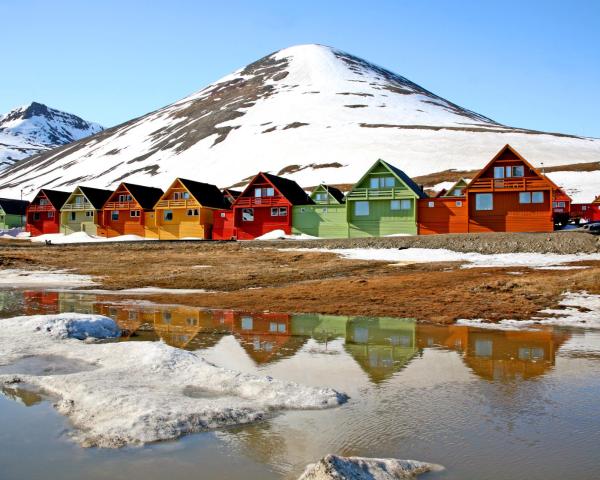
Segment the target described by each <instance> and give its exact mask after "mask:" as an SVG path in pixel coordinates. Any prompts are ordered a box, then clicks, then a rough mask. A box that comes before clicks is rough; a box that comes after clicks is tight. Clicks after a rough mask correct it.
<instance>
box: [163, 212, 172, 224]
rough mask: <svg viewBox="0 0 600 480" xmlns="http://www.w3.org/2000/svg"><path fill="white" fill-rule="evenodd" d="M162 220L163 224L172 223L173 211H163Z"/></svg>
mask: <svg viewBox="0 0 600 480" xmlns="http://www.w3.org/2000/svg"><path fill="white" fill-rule="evenodd" d="M169 217H170V218H169ZM163 220H164V221H165V222H172V221H173V210H164V211H163Z"/></svg>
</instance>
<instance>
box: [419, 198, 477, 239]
mask: <svg viewBox="0 0 600 480" xmlns="http://www.w3.org/2000/svg"><path fill="white" fill-rule="evenodd" d="M417 207H418V211H417V224H418V226H419V235H431V234H436V233H466V232H467V224H468V216H467V212H468V207H467V202H466V201H465V197H435V198H422V199H419V201H418V203H417Z"/></svg>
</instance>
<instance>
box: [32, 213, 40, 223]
mask: <svg viewBox="0 0 600 480" xmlns="http://www.w3.org/2000/svg"><path fill="white" fill-rule="evenodd" d="M39 219H40V214H39V212H35V213H34V214H33V220H34V221H38V220H39Z"/></svg>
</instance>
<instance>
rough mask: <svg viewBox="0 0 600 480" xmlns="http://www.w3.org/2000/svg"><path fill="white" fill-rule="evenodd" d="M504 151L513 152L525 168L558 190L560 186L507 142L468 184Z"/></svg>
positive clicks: (476, 178)
mask: <svg viewBox="0 0 600 480" xmlns="http://www.w3.org/2000/svg"><path fill="white" fill-rule="evenodd" d="M506 151H510V152H511V153H513V154H514V155H515V156H516V157H517V158H518V159H519V160H520V161H521V162H523V163H524V164H525V166H526V167H527V168H529V169H530V170H531V171H533V172H534V173H535V174H536V175H537V176H538V177H540V178H543V179H544V180H546V181H547V182H548V183H549V184H550V185H552V187H553V188H554V189H556V190H560V187H559V186H558V185H556V183H554V182H553V181H552V180H550V178H548V177H547V176H546V175H542V173H541V172H540V171H539V170H538V169H537V168H535V167H534V166H533V165H532V164H531V163H529V162H528V161H527V160H525V158H523V157H522V156H521V154H520V153H519V152H517V151H516V150H515V149H514V148H513V147H511V146H510V145H509V144H508V143H507V144H506V145H504V147H502V148H501V149H500V151H499V152H498V153H497V154H496V155H494V158H492V159H491V160H490V161H489V162H488V163H487V164H486V165H485V167H483V168H482V169H481V170H479V172H477V174H476V175H475V177H473V178H472V179H471V181H470V182H469V185H471V184H472V183H473V182H475V181H476V180H478V179H479V177H481V175H483V174H484V173H485V172H486V171H487V170H488V169H489V168H490V167H491V166H492V164H493V163H494V162H495V161H496V160H498V159H499V158H500V157H501V156H502V154H503V153H504V152H506ZM469 185H467V188H469Z"/></svg>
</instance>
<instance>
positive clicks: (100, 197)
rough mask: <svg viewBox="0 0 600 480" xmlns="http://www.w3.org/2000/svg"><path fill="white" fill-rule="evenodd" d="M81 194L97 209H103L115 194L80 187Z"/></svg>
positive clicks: (109, 191)
mask: <svg viewBox="0 0 600 480" xmlns="http://www.w3.org/2000/svg"><path fill="white" fill-rule="evenodd" d="M79 190H80V191H81V193H83V194H84V195H85V198H87V199H88V200H89V202H90V203H91V204H92V207H94V208H95V209H99V208H102V207H103V205H104V204H105V203H106V202H107V200H108V199H109V198H110V196H111V195H112V194H113V192H112V190H102V189H100V188H92V187H81V186H80V187H79Z"/></svg>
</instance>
